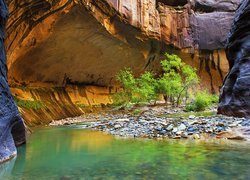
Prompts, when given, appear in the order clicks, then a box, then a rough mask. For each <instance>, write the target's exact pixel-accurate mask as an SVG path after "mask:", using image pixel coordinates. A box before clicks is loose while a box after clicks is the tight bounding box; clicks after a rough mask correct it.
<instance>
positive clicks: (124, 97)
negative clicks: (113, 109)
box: [113, 54, 199, 106]
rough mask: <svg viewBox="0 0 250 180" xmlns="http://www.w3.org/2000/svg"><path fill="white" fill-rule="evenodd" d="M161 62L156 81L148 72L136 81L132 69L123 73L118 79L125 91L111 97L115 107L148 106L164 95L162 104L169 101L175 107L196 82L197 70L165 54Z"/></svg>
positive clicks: (178, 58)
mask: <svg viewBox="0 0 250 180" xmlns="http://www.w3.org/2000/svg"><path fill="white" fill-rule="evenodd" d="M165 57H166V59H165V60H163V61H161V66H162V69H163V72H164V73H163V74H162V76H160V77H158V78H155V77H154V75H153V74H152V73H151V72H145V73H143V74H142V75H141V76H140V77H138V78H135V77H134V75H133V73H132V71H131V69H128V68H126V69H124V70H122V71H120V72H119V73H118V75H117V80H118V81H119V82H120V83H121V85H122V87H123V89H124V91H122V92H119V93H117V94H115V95H114V97H113V100H114V102H115V103H117V104H118V105H121V104H129V103H141V102H150V101H152V100H156V99H157V97H158V96H159V95H160V94H163V95H164V97H165V100H166V101H167V100H168V99H171V100H172V103H173V104H176V105H177V106H178V105H179V104H180V103H181V101H182V99H183V97H184V96H187V94H188V91H189V90H190V89H191V88H192V87H193V86H194V85H196V84H197V83H198V82H199V78H198V76H197V74H196V70H195V69H194V68H192V67H191V66H189V65H187V64H185V63H184V62H182V60H181V58H180V57H178V56H177V55H169V54H165Z"/></svg>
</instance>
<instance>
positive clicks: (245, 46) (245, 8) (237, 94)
mask: <svg viewBox="0 0 250 180" xmlns="http://www.w3.org/2000/svg"><path fill="white" fill-rule="evenodd" d="M249 16H250V1H249V0H243V1H242V4H241V6H240V7H239V9H238V10H237V13H236V15H235V20H234V23H233V27H232V30H231V34H230V37H229V39H228V44H227V49H226V52H227V57H228V60H229V65H230V72H229V74H228V75H227V78H226V79H225V82H224V85H223V88H222V94H221V97H220V105H219V109H218V112H219V113H220V114H225V115H231V116H245V117H250V19H249Z"/></svg>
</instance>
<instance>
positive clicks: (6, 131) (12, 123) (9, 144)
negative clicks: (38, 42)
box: [0, 0, 25, 163]
mask: <svg viewBox="0 0 250 180" xmlns="http://www.w3.org/2000/svg"><path fill="white" fill-rule="evenodd" d="M7 16H8V10H7V7H6V4H5V2H4V1H3V0H1V1H0V163H2V162H3V161H6V160H9V159H10V158H12V157H14V156H15V155H16V153H17V152H16V147H15V145H21V144H23V143H24V142H25V128H24V124H23V121H22V119H21V117H20V114H19V112H18V110H17V107H16V104H15V102H14V99H13V97H12V95H11V92H10V88H9V86H8V83H7V68H6V53H5V48H4V39H5V34H4V28H5V23H6V20H7Z"/></svg>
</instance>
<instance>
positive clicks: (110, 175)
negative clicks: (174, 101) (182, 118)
mask: <svg viewBox="0 0 250 180" xmlns="http://www.w3.org/2000/svg"><path fill="white" fill-rule="evenodd" d="M249 150H250V146H248V145H241V144H232V143H228V142H217V143H215V142H210V143H202V142H199V143H198V142H195V141H176V140H174V141H154V140H125V139H117V138H114V137H112V136H110V135H105V134H103V133H101V132H95V131H87V130H82V129H80V128H78V127H77V126H75V127H67V128H42V129H38V130H36V131H35V132H34V133H33V134H32V135H31V136H30V138H29V142H28V144H27V145H26V146H23V147H21V148H19V149H18V157H17V158H16V159H13V160H12V161H10V162H8V163H6V164H3V165H0V179H1V180H2V179H22V180H29V179H30V180H39V179H46V180H48V179H249V178H250V151H249Z"/></svg>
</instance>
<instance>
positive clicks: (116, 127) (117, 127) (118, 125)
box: [114, 124, 122, 129]
mask: <svg viewBox="0 0 250 180" xmlns="http://www.w3.org/2000/svg"><path fill="white" fill-rule="evenodd" d="M121 127H122V126H121V125H120V124H116V125H115V126H114V128H115V129H119V128H121Z"/></svg>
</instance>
